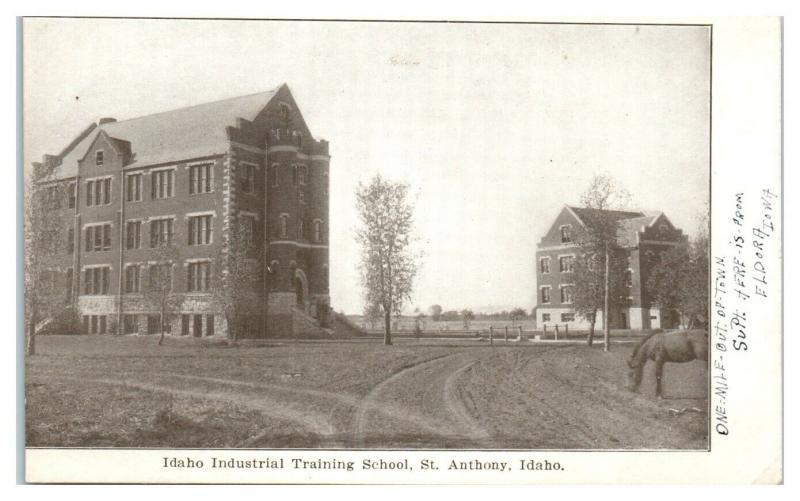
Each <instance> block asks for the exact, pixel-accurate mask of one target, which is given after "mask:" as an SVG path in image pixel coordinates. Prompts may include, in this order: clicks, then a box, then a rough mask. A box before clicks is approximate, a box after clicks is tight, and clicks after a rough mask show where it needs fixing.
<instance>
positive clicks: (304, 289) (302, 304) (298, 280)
mask: <svg viewBox="0 0 800 501" xmlns="http://www.w3.org/2000/svg"><path fill="white" fill-rule="evenodd" d="M293 282H294V292H295V296H296V298H297V307H298V308H300V309H302V310H303V311H305V312H308V280H307V279H306V274H305V273H304V272H303V270H301V269H299V268H298V269H296V270H294V280H293Z"/></svg>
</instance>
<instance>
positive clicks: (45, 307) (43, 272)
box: [23, 173, 67, 355]
mask: <svg viewBox="0 0 800 501" xmlns="http://www.w3.org/2000/svg"><path fill="white" fill-rule="evenodd" d="M24 194H25V205H24V223H23V224H24V226H23V232H24V239H25V252H24V256H25V257H24V259H25V264H24V266H25V270H24V277H25V278H24V280H25V292H24V300H25V316H26V331H27V337H28V339H27V353H28V354H29V355H34V354H35V353H36V328H37V325H39V323H40V322H41V321H42V319H47V318H48V317H52V316H55V315H57V314H58V313H60V312H61V310H63V309H64V307H65V305H66V303H67V298H66V294H64V293H63V290H60V288H59V287H58V286H57V283H58V273H59V271H58V266H57V257H56V256H57V254H58V250H59V248H60V244H61V243H62V236H63V231H64V228H62V225H61V221H60V218H59V217H58V214H54V212H55V211H57V210H58V208H59V207H60V203H61V201H62V198H64V197H65V196H66V191H65V189H64V187H63V186H61V185H54V186H47V187H44V186H41V185H39V184H37V183H36V180H35V179H34V176H33V175H32V173H29V175H27V176H26V177H25V191H24Z"/></svg>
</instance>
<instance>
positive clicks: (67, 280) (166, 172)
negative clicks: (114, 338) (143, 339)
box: [34, 84, 330, 336]
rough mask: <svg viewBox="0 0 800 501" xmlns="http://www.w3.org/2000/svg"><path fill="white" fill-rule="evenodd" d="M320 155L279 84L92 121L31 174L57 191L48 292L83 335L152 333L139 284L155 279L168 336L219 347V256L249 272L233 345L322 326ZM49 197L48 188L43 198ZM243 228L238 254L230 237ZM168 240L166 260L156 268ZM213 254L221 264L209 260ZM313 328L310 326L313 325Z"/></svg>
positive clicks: (153, 313) (324, 224) (151, 316)
mask: <svg viewBox="0 0 800 501" xmlns="http://www.w3.org/2000/svg"><path fill="white" fill-rule="evenodd" d="M329 160H330V156H329V154H328V143H327V141H324V140H315V139H314V137H313V136H312V135H311V132H310V130H309V128H308V127H307V125H306V123H305V121H304V120H303V116H302V115H301V113H300V110H299V109H298V107H297V104H296V103H295V101H294V98H293V97H292V94H291V92H290V90H289V87H288V86H287V85H285V84H284V85H282V86H280V87H279V88H277V89H275V90H272V91H269V92H263V93H259V94H253V95H248V96H243V97H237V98H233V99H226V100H222V101H216V102H212V103H206V104H200V105H197V106H191V107H188V108H181V109H177V110H172V111H167V112H163V113H156V114H153V115H147V116H143V117H138V118H132V119H129V120H121V121H117V120H115V119H111V118H105V119H101V120H100V121H99V123H98V124H92V125H90V126H89V127H88V128H87V129H85V130H84V131H83V132H81V133H80V134H79V135H78V137H77V138H76V139H75V140H74V141H72V142H71V143H70V144H69V145H67V147H66V148H64V150H63V151H62V152H61V153H59V154H58V155H45V157H44V160H43V162H42V163H36V164H34V173H35V174H34V175H35V176H36V177H37V184H38V187H39V188H44V189H45V190H44V191H47V190H48V189H52V190H51V191H53V192H55V193H63V196H61V197H57V198H58V199H57V201H56V203H55V205H54V206H53V217H57V218H59V220H60V221H61V223H62V225H63V245H62V246H61V249H62V251H63V252H62V253H61V254H62V255H61V256H59V257H58V259H57V261H56V262H57V264H56V266H55V267H54V269H53V270H52V271H53V281H54V283H56V284H57V285H56V286H57V287H63V291H64V294H65V295H66V296H67V298H68V299H69V303H70V304H71V305H72V306H73V308H74V310H76V311H77V313H78V314H79V315H80V318H81V320H82V323H83V329H84V331H85V332H87V333H105V332H125V333H132V332H141V333H144V332H156V331H158V330H159V325H160V324H159V316H158V315H157V306H156V305H155V304H153V300H152V299H151V298H149V297H148V294H147V287H148V280H152V277H153V276H155V274H158V273H166V274H167V275H168V276H169V277H170V280H171V284H172V285H171V287H172V291H173V293H174V294H173V296H174V297H177V299H178V301H177V305H176V306H175V308H174V311H173V312H172V313H171V314H170V316H169V317H168V318H167V321H166V322H165V325H166V328H167V329H168V330H169V331H170V332H171V333H172V334H173V335H193V336H211V335H223V336H224V335H226V334H227V325H226V322H225V318H224V315H222V311H221V310H220V305H219V304H218V303H219V301H218V300H215V295H214V293H213V288H214V287H215V283H218V282H216V281H215V280H214V278H215V277H219V276H220V275H217V274H220V273H222V274H223V275H221V276H225V273H226V270H225V267H226V260H225V259H224V256H225V254H226V252H230V248H229V247H228V246H230V245H247V246H248V248H249V250H248V252H247V256H248V260H250V261H251V263H250V264H251V265H252V273H253V284H254V285H253V290H252V294H248V296H247V301H248V302H249V303H250V305H249V306H248V308H247V309H248V310H249V311H250V312H251V315H250V318H248V321H247V322H245V323H246V325H247V326H248V332H247V333H246V334H249V335H252V336H257V335H279V334H284V335H285V334H286V333H290V332H292V331H295V332H296V331H297V330H298V329H299V330H303V329H313V328H314V327H315V326H317V327H318V326H319V324H320V323H322V324H324V317H325V316H326V315H327V312H328V308H329V304H330V297H329V292H328V228H329V225H328V223H329V219H328V167H329ZM55 188H60V190H56V189H55ZM242 227H247V228H248V229H249V233H248V234H249V235H250V237H249V238H248V242H247V243H242V242H239V241H237V240H234V239H232V238H231V235H232V229H234V228H242ZM163 242H171V243H173V244H174V247H175V250H176V254H175V255H176V256H177V257H176V258H175V259H171V260H170V261H171V262H169V263H163V262H158V260H157V259H156V257H157V255H158V254H157V250H158V248H159V247H160V245H161V244H162V243H163ZM220 256H223V257H222V258H220ZM315 319H316V320H315Z"/></svg>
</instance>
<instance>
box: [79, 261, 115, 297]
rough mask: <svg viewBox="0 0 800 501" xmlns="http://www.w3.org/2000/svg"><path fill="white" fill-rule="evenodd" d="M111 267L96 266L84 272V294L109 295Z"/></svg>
mask: <svg viewBox="0 0 800 501" xmlns="http://www.w3.org/2000/svg"><path fill="white" fill-rule="evenodd" d="M110 274H111V268H110V267H109V266H96V267H92V268H85V269H84V270H83V293H84V294H87V295H99V294H108V280H109V275H110Z"/></svg>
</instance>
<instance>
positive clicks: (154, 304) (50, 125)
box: [22, 18, 712, 468]
mask: <svg viewBox="0 0 800 501" xmlns="http://www.w3.org/2000/svg"><path fill="white" fill-rule="evenodd" d="M22 30H23V37H24V48H23V68H24V86H23V96H24V157H25V158H24V176H25V177H24V179H25V184H24V197H25V204H24V210H25V213H24V245H25V254H24V258H25V262H24V303H25V304H24V307H25V336H26V337H25V340H26V341H25V343H26V345H25V346H26V355H25V440H26V447H29V448H120V449H182V448H188V449H333V450H336V449H358V450H363V449H367V450H370V449H379V450H415V449H419V450H428V449H430V450H448V449H454V450H456V449H460V450H500V449H502V450H533V451H536V450H608V451H612V450H697V451H704V450H708V449H709V432H710V429H711V424H710V415H709V388H710V378H709V345H710V341H709V324H710V322H709V302H710V301H709V280H710V277H709V269H710V266H711V264H710V246H709V241H710V240H709V239H710V215H709V214H710V207H711V206H710V196H711V191H710V187H711V170H710V162H711V158H710V152H711V144H710V143H711V105H712V95H711V64H712V62H711V59H712V58H711V54H712V53H711V26H709V25H702V24H589V23H584V24H570V23H546V24H537V23H426V22H400V23H388V22H387V23H381V22H374V23H361V22H324V21H258V20H252V21H247V20H238V21H232V20H188V19H187V20H180V19H88V18H83V19H81V18H74V19H67V18H28V19H25V20H24V21H23V23H22ZM180 458H183V456H181V455H179V459H177V460H175V463H176V464H177V463H178V462H179V461H184V459H180ZM164 461H165V462H166V461H168V459H167V458H166V457H165V458H164ZM495 466H496V465H492V464H488V463H487V464H484V465H483V467H485V468H492V467H495ZM398 467H402V465H398ZM465 468H466V466H465Z"/></svg>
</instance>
